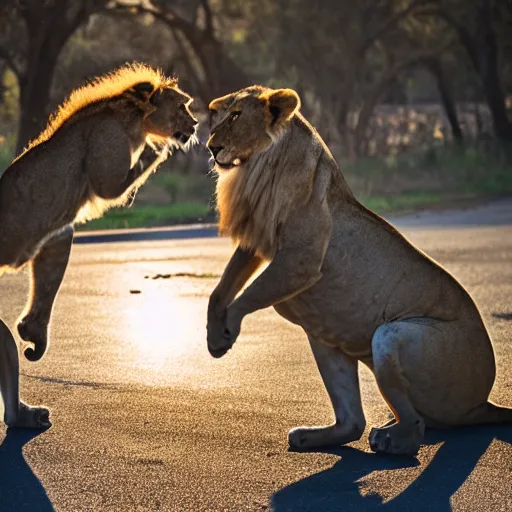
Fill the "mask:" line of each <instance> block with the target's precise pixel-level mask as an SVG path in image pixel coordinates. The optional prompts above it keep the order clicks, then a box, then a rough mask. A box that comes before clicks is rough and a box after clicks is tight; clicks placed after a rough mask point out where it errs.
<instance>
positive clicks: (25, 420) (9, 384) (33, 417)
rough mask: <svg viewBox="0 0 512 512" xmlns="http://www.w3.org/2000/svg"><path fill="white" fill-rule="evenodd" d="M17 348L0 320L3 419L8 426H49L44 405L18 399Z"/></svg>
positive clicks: (0, 371)
mask: <svg viewBox="0 0 512 512" xmlns="http://www.w3.org/2000/svg"><path fill="white" fill-rule="evenodd" d="M19 374H20V370H19V359H18V348H17V346H16V342H15V341H14V337H13V335H12V334H11V331H10V330H9V328H8V327H7V326H6V325H5V323H4V322H2V320H0V392H1V394H2V399H3V402H4V421H5V424H6V425H7V426H8V427H25V428H47V427H49V426H51V423H50V412H49V411H48V409H47V408H46V407H31V406H29V405H27V404H24V403H23V402H21V401H20V392H19Z"/></svg>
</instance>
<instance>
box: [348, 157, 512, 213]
mask: <svg viewBox="0 0 512 512" xmlns="http://www.w3.org/2000/svg"><path fill="white" fill-rule="evenodd" d="M345 174H346V176H347V180H348V182H349V184H350V185H351V187H352V189H353V190H354V192H355V194H356V197H358V199H359V200H360V201H361V202H362V203H364V204H365V205H366V206H367V207H369V208H371V209H372V210H375V211H376V212H378V213H386V212H403V211H414V210H418V209H421V208H427V207H431V206H434V205H447V206H449V205H450V204H452V203H454V202H455V201H458V200H467V199H478V198H489V197H496V196H502V195H507V194H512V167H511V165H510V163H508V162H507V159H506V155H505V154H502V153H500V152H496V153H494V154H491V153H484V152H483V151H479V150H477V149H475V148H474V147H452V148H445V147H440V148H432V149H429V150H428V151H427V152H425V153H422V154H420V155H406V156H403V157H400V158H388V159H384V160H377V159H362V160H360V161H358V162H356V163H355V164H353V165H349V166H347V168H346V172H345Z"/></svg>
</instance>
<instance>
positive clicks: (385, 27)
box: [359, 0, 431, 56]
mask: <svg viewBox="0 0 512 512" xmlns="http://www.w3.org/2000/svg"><path fill="white" fill-rule="evenodd" d="M430 1H431V0H413V1H412V2H411V3H410V4H409V6H408V7H406V8H405V9H402V10H401V11H398V12H396V13H395V14H393V15H392V16H390V17H389V18H388V19H387V20H385V21H384V22H383V23H382V24H381V25H380V27H378V28H377V29H375V30H374V31H373V33H371V34H369V35H368V36H367V37H365V38H364V41H363V44H362V45H361V48H360V50H359V51H360V55H361V56H364V54H365V53H366V51H367V50H368V49H369V48H370V47H371V46H372V45H373V44H374V43H375V41H377V40H378V39H380V38H381V37H382V36H383V35H384V34H385V33H386V32H388V31H389V30H391V29H392V28H393V27H394V26H395V25H397V24H398V22H400V21H401V20H403V19H404V18H406V17H407V16H409V14H411V13H412V12H413V11H415V10H416V9H418V8H419V7H423V6H425V5H427V4H429V3H430Z"/></svg>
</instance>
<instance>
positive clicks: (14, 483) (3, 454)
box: [0, 429, 54, 512]
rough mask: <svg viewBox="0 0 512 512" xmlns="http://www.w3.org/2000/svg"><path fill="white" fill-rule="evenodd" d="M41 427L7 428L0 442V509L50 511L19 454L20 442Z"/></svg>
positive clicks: (19, 511)
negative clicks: (33, 428) (0, 442)
mask: <svg viewBox="0 0 512 512" xmlns="http://www.w3.org/2000/svg"><path fill="white" fill-rule="evenodd" d="M42 432H44V431H41V430H32V429H23V430H22V429H8V430H7V434H6V436H5V439H4V441H3V443H2V444H1V445H0V510H1V511H3V510H5V511H7V510H9V511H11V510H12V511H16V512H29V511H30V512H34V511H36V510H37V512H50V511H53V510H54V508H53V505H52V503H51V501H50V499H49V498H48V495H47V494H46V491H45V489H44V487H43V485H42V484H41V482H40V480H39V478H37V476H36V475H35V474H34V473H33V471H32V469H31V468H30V466H29V465H28V464H27V461H26V460H25V458H24V456H23V446H25V444H27V443H28V442H29V441H30V440H32V439H34V438H35V437H36V436H38V435H39V434H41V433H42Z"/></svg>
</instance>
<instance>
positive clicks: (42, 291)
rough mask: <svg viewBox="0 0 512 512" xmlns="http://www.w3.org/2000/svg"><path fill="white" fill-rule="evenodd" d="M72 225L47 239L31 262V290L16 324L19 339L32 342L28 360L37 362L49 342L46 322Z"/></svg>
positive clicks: (68, 248) (65, 260)
mask: <svg viewBox="0 0 512 512" xmlns="http://www.w3.org/2000/svg"><path fill="white" fill-rule="evenodd" d="M72 242H73V228H72V226H68V227H66V228H65V229H64V230H63V231H60V232H59V233H58V234H56V235H55V236H54V237H52V238H50V239H49V240H48V241H47V242H46V244H45V245H44V246H43V248H42V249H41V251H40V252H39V254H38V255H37V256H36V257H35V258H34V259H33V260H32V262H31V272H32V279H31V291H30V298H29V302H28V304H27V308H26V311H27V312H26V314H25V315H24V317H23V318H22V320H21V321H20V322H19V324H18V332H19V334H20V336H21V337H22V339H24V340H25V341H28V342H31V343H33V344H34V348H30V347H29V348H27V349H26V350H25V357H26V358H27V359H28V360H29V361H38V360H39V359H41V358H42V357H43V355H44V353H45V351H46V348H47V345H48V324H49V322H50V317H51V313H52V308H53V304H54V302H55V297H56V296H57V292H58V291H59V288H60V285H61V283H62V279H63V277H64V273H65V271H66V267H67V265H68V261H69V255H70V252H71V245H72Z"/></svg>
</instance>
